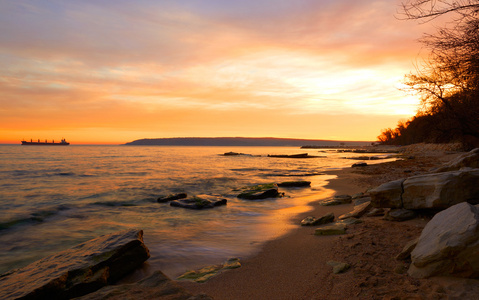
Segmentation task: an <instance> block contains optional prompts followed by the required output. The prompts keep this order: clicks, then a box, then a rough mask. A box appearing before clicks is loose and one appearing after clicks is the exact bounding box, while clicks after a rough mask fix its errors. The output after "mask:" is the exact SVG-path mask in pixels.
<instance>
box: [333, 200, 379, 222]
mask: <svg viewBox="0 0 479 300" xmlns="http://www.w3.org/2000/svg"><path fill="white" fill-rule="evenodd" d="M370 208H371V201H368V202H365V203H363V204H360V205H357V206H355V207H354V209H353V211H352V212H349V213H347V214H344V215H341V216H339V217H338V219H340V220H344V219H347V218H360V217H362V216H363V215H364V214H365V213H367V212H368V210H369V209H370Z"/></svg>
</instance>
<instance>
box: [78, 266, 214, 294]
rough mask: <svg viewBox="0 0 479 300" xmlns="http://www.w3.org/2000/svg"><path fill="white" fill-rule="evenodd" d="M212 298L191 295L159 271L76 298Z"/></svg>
mask: <svg viewBox="0 0 479 300" xmlns="http://www.w3.org/2000/svg"><path fill="white" fill-rule="evenodd" d="M104 299H109V300H137V299H145V300H147V299H159V300H160V299H161V300H167V299H168V300H170V299H171V300H173V299H174V300H212V298H211V297H209V296H206V295H196V296H194V295H192V294H191V293H189V292H188V291H186V290H185V289H184V288H182V287H181V286H179V285H178V284H176V283H175V282H174V281H172V280H171V279H169V278H168V277H167V276H166V275H165V274H163V273H162V272H161V271H156V272H155V273H153V274H152V275H151V276H149V277H147V278H145V279H143V280H141V281H139V282H137V283H131V284H122V285H113V286H107V287H104V288H102V289H99V290H98V291H96V292H94V293H91V294H88V295H86V296H83V297H81V298H78V299H77V300H104Z"/></svg>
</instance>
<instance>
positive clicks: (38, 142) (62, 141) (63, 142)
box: [22, 139, 70, 146]
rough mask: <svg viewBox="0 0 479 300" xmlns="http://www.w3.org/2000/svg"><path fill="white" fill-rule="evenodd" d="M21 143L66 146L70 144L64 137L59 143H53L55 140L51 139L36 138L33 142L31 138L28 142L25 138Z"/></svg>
mask: <svg viewBox="0 0 479 300" xmlns="http://www.w3.org/2000/svg"><path fill="white" fill-rule="evenodd" d="M22 145H32V146H68V145H70V143H69V142H67V141H66V140H65V139H62V140H61V141H60V142H59V143H55V140H52V141H51V142H49V141H47V140H45V141H44V142H42V141H40V140H38V141H36V142H34V141H33V140H30V142H27V141H25V140H23V141H22Z"/></svg>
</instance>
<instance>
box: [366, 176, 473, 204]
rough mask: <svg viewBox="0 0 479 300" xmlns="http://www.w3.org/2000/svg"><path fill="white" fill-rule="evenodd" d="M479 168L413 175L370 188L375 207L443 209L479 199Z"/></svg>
mask: <svg viewBox="0 0 479 300" xmlns="http://www.w3.org/2000/svg"><path fill="white" fill-rule="evenodd" d="M478 182H479V169H464V170H460V171H451V172H443V173H435V174H425V175H417V176H412V177H409V178H407V179H400V180H396V181H391V182H388V183H385V184H383V185H380V186H379V187H377V188H375V189H372V190H371V191H370V195H371V202H372V205H373V206H374V207H383V208H386V207H389V208H405V209H413V210H414V209H432V210H442V209H446V208H448V207H450V206H452V205H455V204H457V203H461V202H469V203H472V204H477V203H479V184H477V183H478Z"/></svg>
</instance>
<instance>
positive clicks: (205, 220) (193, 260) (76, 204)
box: [0, 146, 354, 276]
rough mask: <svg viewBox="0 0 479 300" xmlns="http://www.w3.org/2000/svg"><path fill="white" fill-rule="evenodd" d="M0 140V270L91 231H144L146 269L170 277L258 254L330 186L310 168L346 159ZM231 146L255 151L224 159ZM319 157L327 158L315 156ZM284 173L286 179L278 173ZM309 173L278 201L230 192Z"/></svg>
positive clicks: (337, 165)
mask: <svg viewBox="0 0 479 300" xmlns="http://www.w3.org/2000/svg"><path fill="white" fill-rule="evenodd" d="M232 148H233V147H154V146H144V147H143V146H141V147H140V146H69V147H59V148H57V147H22V146H0V191H1V192H0V209H1V211H2V215H1V216H0V273H3V272H5V271H8V270H9V269H12V268H17V267H21V266H23V265H26V264H28V263H30V262H32V261H34V260H36V259H39V258H41V257H43V256H45V255H48V254H52V253H54V252H57V251H59V250H63V249H66V248H69V247H72V246H74V245H76V244H78V243H80V242H83V241H85V240H88V239H91V238H95V237H97V236H99V235H102V234H106V233H111V232H114V231H118V230H122V229H126V228H139V229H143V230H144V233H145V234H144V238H145V242H146V245H147V246H148V248H149V249H150V252H151V258H150V259H149V261H148V265H149V266H150V268H152V269H153V270H154V269H158V268H160V269H161V270H163V271H164V272H165V273H166V274H168V275H171V276H175V275H178V274H179V273H181V272H183V271H185V270H187V269H191V268H193V267H196V266H200V265H204V264H208V263H218V262H222V261H224V260H226V259H227V258H229V257H232V256H244V255H248V254H251V253H253V252H254V251H257V249H258V246H259V245H260V244H261V243H263V242H264V241H266V240H268V239H271V238H274V237H277V236H278V235H281V234H284V233H285V232H287V231H288V230H289V229H291V228H292V226H296V225H292V224H291V223H290V222H289V219H290V218H291V217H292V216H294V215H296V214H298V213H300V212H303V211H306V210H307V209H308V208H307V206H306V204H307V203H308V202H309V201H311V199H309V200H308V198H301V197H299V196H305V195H308V194H312V193H315V194H323V195H325V194H326V193H330V191H328V190H325V189H324V188H322V186H323V185H324V183H325V180H326V179H328V177H327V176H325V175H316V176H293V175H301V174H304V175H311V174H317V173H320V172H321V171H324V170H325V169H328V168H340V167H346V166H350V165H351V164H352V163H353V162H352V161H350V160H346V159H341V157H343V156H347V155H354V154H344V153H341V154H337V153H332V152H330V153H328V154H327V155H328V158H314V159H305V160H304V159H303V160H298V159H281V158H268V157H266V155H267V154H294V153H304V152H309V153H311V154H312V155H317V150H314V149H308V150H303V149H301V150H300V149H297V148H286V147H285V148H282V147H269V148H267V147H234V149H232ZM229 151H237V152H242V153H250V154H253V155H262V156H261V157H256V156H239V157H228V156H222V155H219V154H222V153H225V152H229ZM321 155H325V154H324V153H321ZM285 175H291V176H285ZM302 179H303V180H310V181H312V187H313V189H314V191H312V189H310V188H307V189H288V190H285V192H286V194H287V196H289V197H285V198H281V199H273V200H271V199H268V200H264V201H244V200H240V199H238V198H236V194H237V193H238V192H235V191H234V189H237V188H240V187H243V186H248V185H253V184H263V183H270V182H282V181H290V180H302ZM178 192H187V193H188V194H189V195H196V194H220V195H222V196H223V197H226V198H227V199H228V205H227V206H223V207H218V208H215V209H211V210H203V211H192V210H183V209H180V208H174V207H170V206H169V205H168V204H165V203H157V201H156V199H157V198H158V196H160V195H168V194H170V193H178Z"/></svg>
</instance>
